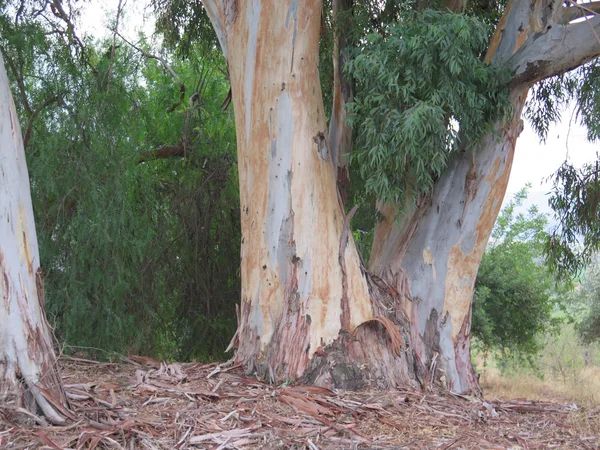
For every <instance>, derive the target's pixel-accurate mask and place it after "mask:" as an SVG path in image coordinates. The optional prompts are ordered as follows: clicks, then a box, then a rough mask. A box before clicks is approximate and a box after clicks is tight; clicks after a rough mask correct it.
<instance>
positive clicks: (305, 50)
mask: <svg viewBox="0 0 600 450" xmlns="http://www.w3.org/2000/svg"><path fill="white" fill-rule="evenodd" d="M207 3H208V2H207ZM207 9H208V11H209V13H211V19H212V20H213V23H216V26H215V28H216V29H217V31H218V34H219V38H220V41H221V45H222V46H223V49H224V52H225V54H226V56H227V61H228V67H229V74H230V80H231V87H232V98H233V104H234V112H235V120H236V130H237V148H238V170H239V181H240V203H241V208H242V214H241V226H242V250H241V278H242V302H241V311H240V323H239V330H238V333H237V337H236V340H237V342H238V343H239V344H238V345H237V353H236V358H237V360H238V361H239V362H241V363H244V364H245V365H246V366H247V367H248V369H249V370H257V371H259V372H261V373H265V374H266V375H268V376H270V377H271V378H272V379H277V380H281V379H296V378H298V377H300V376H301V375H302V374H303V373H304V371H305V370H306V368H307V367H308V363H309V360H310V359H311V358H312V356H313V355H314V353H315V352H316V351H317V349H319V348H320V347H324V346H325V345H327V344H329V343H331V342H333V341H334V340H335V339H337V337H338V333H339V331H340V329H346V330H350V329H353V328H354V327H356V326H357V325H359V324H360V323H362V322H363V321H365V320H366V319H368V318H370V317H371V316H372V314H373V310H372V307H371V304H370V299H369V294H368V289H367V284H366V281H365V279H364V277H363V276H362V273H361V270H360V266H359V259H358V255H357V251H356V249H355V246H354V243H353V241H352V239H346V241H347V245H345V246H343V249H342V251H341V253H342V256H341V258H340V241H341V238H342V234H346V236H347V234H348V230H347V225H346V228H344V223H345V214H344V210H343V209H342V208H341V205H340V201H339V198H338V195H337V189H336V177H335V173H334V165H333V163H332V157H331V155H330V152H329V148H328V145H327V137H326V136H327V123H326V120H325V113H324V108H323V101H322V95H321V89H320V84H319V73H318V66H317V63H318V45H319V30H320V14H321V4H320V2H319V1H308V2H298V1H291V2H285V1H279V0H272V1H267V0H248V1H237V2H224V3H213V4H212V5H211V4H207ZM215 14H216V15H215ZM219 30H220V33H219ZM350 299H352V300H351V301H350Z"/></svg>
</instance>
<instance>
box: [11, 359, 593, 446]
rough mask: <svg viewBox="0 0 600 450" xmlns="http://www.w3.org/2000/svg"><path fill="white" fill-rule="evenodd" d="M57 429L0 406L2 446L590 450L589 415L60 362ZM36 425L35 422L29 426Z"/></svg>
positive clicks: (199, 369) (180, 370)
mask: <svg viewBox="0 0 600 450" xmlns="http://www.w3.org/2000/svg"><path fill="white" fill-rule="evenodd" d="M60 365H61V370H62V375H63V380H64V383H65V389H66V392H67V395H68V398H69V401H70V407H71V412H72V413H73V415H72V417H73V418H74V419H72V420H70V423H69V424H68V425H66V426H51V427H48V426H43V424H44V420H43V418H40V417H36V416H35V415H33V414H31V413H29V412H27V411H26V410H24V409H23V408H21V407H19V406H17V405H10V404H0V448H2V449H4V448H6V449H90V450H91V449H124V450H125V449H127V450H133V449H153V450H154V449H161V450H162V449H188V448H189V449H211V450H221V449H275V448H286V449H310V450H316V449H363V448H364V449H400V448H406V449H441V450H446V449H490V450H495V449H498V450H499V449H511V450H517V449H552V448H556V449H598V448H600V408H583V407H580V406H577V405H575V404H566V405H565V404H557V403H551V402H542V401H533V400H528V399H516V400H484V399H479V398H476V397H472V396H464V395H457V394H452V393H447V392H446V393H443V392H417V391H409V390H401V389H400V390H394V391H388V392H380V391H371V392H347V391H334V390H330V389H326V388H321V387H314V386H292V385H289V386H284V385H282V386H275V385H271V384H268V383H265V382H262V381H260V380H257V379H254V378H250V377H248V376H246V375H244V374H243V372H242V370H241V367H239V366H231V365H230V366H227V365H226V364H225V365H219V364H196V363H190V364H168V363H165V362H160V361H157V360H155V359H153V358H146V357H130V358H129V359H128V360H127V361H126V362H124V363H119V364H116V363H100V362H95V361H89V360H83V359H77V358H66V357H63V358H61V360H60ZM40 424H42V425H40Z"/></svg>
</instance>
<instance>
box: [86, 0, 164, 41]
mask: <svg viewBox="0 0 600 450" xmlns="http://www.w3.org/2000/svg"><path fill="white" fill-rule="evenodd" d="M118 6H119V0H93V1H91V2H89V3H85V4H84V5H83V6H82V8H81V16H80V18H79V20H78V23H77V25H78V26H77V30H78V32H79V33H80V34H81V36H82V37H83V36H85V35H88V36H93V37H94V38H96V39H103V38H112V36H113V33H112V31H111V30H110V28H109V27H111V26H112V24H114V22H115V18H116V16H117V8H118ZM121 6H122V8H123V11H124V15H122V16H121V20H120V22H119V33H121V34H122V35H123V36H125V37H126V38H127V39H128V40H132V41H133V42H136V41H137V35H138V32H140V31H142V32H143V33H144V34H145V35H146V36H147V37H150V36H152V34H153V33H154V24H155V19H154V15H153V13H152V9H151V7H150V2H149V0H142V1H140V0H123V1H122V4H121Z"/></svg>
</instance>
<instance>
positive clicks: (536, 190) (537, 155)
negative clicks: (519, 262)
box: [504, 108, 600, 213]
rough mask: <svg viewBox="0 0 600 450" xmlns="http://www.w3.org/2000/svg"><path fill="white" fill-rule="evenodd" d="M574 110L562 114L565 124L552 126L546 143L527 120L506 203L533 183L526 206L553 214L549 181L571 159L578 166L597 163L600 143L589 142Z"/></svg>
mask: <svg viewBox="0 0 600 450" xmlns="http://www.w3.org/2000/svg"><path fill="white" fill-rule="evenodd" d="M572 112H573V109H572V108H569V110H568V111H565V112H564V113H563V115H562V119H563V120H562V122H560V123H557V124H556V125H554V126H552V127H551V128H550V130H549V132H548V138H547V139H546V143H543V142H540V138H539V137H538V135H537V134H536V133H535V131H534V130H533V129H532V127H531V125H530V124H529V123H528V122H527V121H525V127H524V130H523V132H522V133H521V136H520V137H519V139H518V140H517V148H516V152H515V159H514V162H513V167H512V171H511V174H510V180H509V182H508V189H507V192H506V196H505V198H504V203H506V201H507V200H509V199H510V198H511V197H512V195H513V194H514V193H516V192H518V191H519V190H520V189H522V188H523V187H524V186H525V184H526V183H528V182H529V183H531V189H530V191H529V198H528V201H527V202H526V205H525V206H529V205H532V204H535V205H537V206H538V207H539V208H540V210H541V211H542V212H546V213H550V212H551V210H550V208H549V207H548V199H547V195H546V194H547V193H548V192H550V190H551V188H552V180H548V177H550V176H551V175H552V174H554V172H556V170H557V169H558V168H559V167H560V165H561V164H562V163H563V162H564V161H565V159H568V161H569V162H570V163H571V164H573V165H574V166H575V167H581V166H583V165H584V164H585V163H591V162H593V161H596V159H597V158H598V155H599V154H600V143H598V142H589V141H588V140H587V138H586V134H587V130H586V129H585V128H584V127H582V126H581V125H579V124H578V123H576V121H575V120H574V119H573V120H571V119H572V117H574V116H573V114H572Z"/></svg>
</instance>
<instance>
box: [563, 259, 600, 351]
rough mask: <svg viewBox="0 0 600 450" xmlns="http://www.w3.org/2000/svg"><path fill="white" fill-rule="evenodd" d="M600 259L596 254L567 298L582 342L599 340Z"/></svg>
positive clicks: (569, 309)
mask: <svg viewBox="0 0 600 450" xmlns="http://www.w3.org/2000/svg"><path fill="white" fill-rule="evenodd" d="M599 261H600V259H599V258H598V256H596V257H595V258H594V259H593V260H592V264H590V265H589V266H588V268H587V270H586V271H585V273H584V276H583V279H582V281H581V284H580V285H579V286H578V288H577V289H575V290H574V291H573V292H572V293H571V294H570V295H569V296H568V298H567V305H568V311H569V312H570V314H571V315H572V317H573V319H574V322H575V328H576V329H577V331H578V332H579V335H580V337H581V338H582V339H583V341H584V342H586V343H590V342H594V341H600V263H599Z"/></svg>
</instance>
